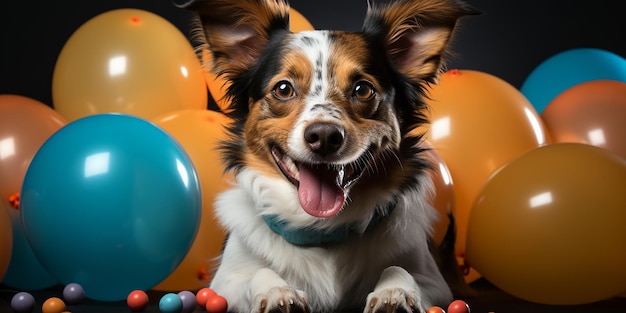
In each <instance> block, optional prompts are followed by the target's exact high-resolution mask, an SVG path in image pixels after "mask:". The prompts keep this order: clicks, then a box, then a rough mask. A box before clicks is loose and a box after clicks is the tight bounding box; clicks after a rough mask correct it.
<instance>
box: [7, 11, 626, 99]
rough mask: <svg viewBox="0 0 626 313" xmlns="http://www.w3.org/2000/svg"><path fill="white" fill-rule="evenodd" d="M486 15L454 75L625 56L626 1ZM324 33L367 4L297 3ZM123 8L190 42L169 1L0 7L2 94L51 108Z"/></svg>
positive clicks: (512, 75)
mask: <svg viewBox="0 0 626 313" xmlns="http://www.w3.org/2000/svg"><path fill="white" fill-rule="evenodd" d="M467 2H468V3H469V4H470V5H472V6H474V7H476V8H478V9H480V10H481V11H482V12H484V14H483V15H480V16H472V17H468V18H465V19H464V20H463V21H462V24H461V27H460V30H459V32H458V33H457V36H456V38H455V41H454V47H453V48H454V51H455V52H456V54H457V55H456V57H455V58H453V59H452V60H450V62H449V63H448V68H459V69H472V70H478V71H483V72H486V73H490V74H493V75H495V76H498V77H500V78H502V79H504V80H505V81H507V82H509V83H510V84H512V85H513V86H515V87H516V88H520V87H521V85H522V83H523V82H524V80H525V79H526V77H527V76H528V75H529V73H530V72H531V71H532V70H533V69H534V68H535V67H536V66H538V65H539V64H540V63H541V62H542V61H544V60H546V59H547V58H549V57H550V56H553V55H554V54H556V53H559V52H562V51H565V50H568V49H572V48H579V47H589V48H599V49H605V50H608V51H610V52H613V53H616V54H618V55H621V56H626V41H625V40H624V35H625V33H626V27H625V26H624V24H623V21H622V22H620V20H623V19H624V11H623V10H622V9H621V6H622V4H621V3H622V1H608V0H599V1H557V0H507V1H502V0H467ZM291 4H292V6H293V8H295V9H296V10H297V11H299V12H300V13H302V14H303V15H304V16H305V17H306V18H307V19H308V20H309V21H310V22H311V23H312V24H313V26H315V28H317V29H341V30H350V31H356V30H359V29H360V27H361V24H362V21H363V16H364V14H365V11H366V7H367V2H366V0H292V1H291ZM118 8H138V9H144V10H147V11H151V12H153V13H155V14H158V15H160V16H162V17H164V18H166V19H168V20H169V21H171V22H172V23H173V24H174V25H176V26H177V27H178V28H179V29H180V30H181V32H183V33H184V34H186V35H188V34H189V30H190V24H189V19H190V17H191V14H190V13H189V12H186V11H185V10H182V9H178V8H176V7H174V6H173V5H171V3H170V1H169V0H58V1H53V0H31V1H22V0H20V1H17V0H13V1H9V0H3V1H2V4H0V94H18V95H23V96H27V97H31V98H34V99H36V100H39V101H41V102H43V103H46V104H48V105H52V95H51V94H52V92H51V82H52V74H53V71H54V65H55V63H56V59H57V57H58V55H59V53H60V52H61V50H62V48H63V45H64V44H65V42H66V41H67V40H68V39H69V37H70V36H71V35H72V33H73V32H74V31H75V30H76V29H77V28H79V27H80V26H81V25H82V24H83V23H85V22H87V21H88V20H89V19H91V18H92V17H94V16H96V15H98V14H100V13H103V12H106V11H108V10H113V9H118Z"/></svg>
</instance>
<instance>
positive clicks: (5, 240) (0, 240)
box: [0, 201, 13, 281]
mask: <svg viewBox="0 0 626 313" xmlns="http://www.w3.org/2000/svg"><path fill="white" fill-rule="evenodd" d="M12 250H13V227H12V226H11V218H10V217H9V211H8V208H6V207H5V201H0V281H2V278H3V277H4V274H5V273H6V272H7V268H8V267H9V261H11V251H12Z"/></svg>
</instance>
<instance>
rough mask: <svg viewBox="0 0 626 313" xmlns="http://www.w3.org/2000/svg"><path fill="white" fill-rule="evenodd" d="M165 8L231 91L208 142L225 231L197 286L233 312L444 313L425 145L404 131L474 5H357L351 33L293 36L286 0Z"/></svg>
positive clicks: (403, 0)
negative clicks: (218, 138)
mask: <svg viewBox="0 0 626 313" xmlns="http://www.w3.org/2000/svg"><path fill="white" fill-rule="evenodd" d="M177 5H178V6H179V7H181V8H186V9H189V10H192V11H195V12H196V13H197V17H198V20H199V23H200V26H199V30H198V34H199V38H200V40H202V41H203V43H204V44H205V45H206V46H205V47H201V49H209V50H210V51H211V53H212V60H213V62H212V64H210V65H208V66H210V70H212V71H213V72H214V73H217V74H219V75H221V76H222V77H225V79H226V81H228V83H229V87H228V90H227V93H226V97H228V99H229V101H230V107H229V108H228V109H227V110H225V111H227V112H226V113H227V114H228V115H229V116H230V117H231V118H232V119H233V124H232V125H230V126H229V127H228V130H227V131H228V133H229V135H230V136H229V139H228V140H226V141H225V142H223V143H222V145H221V147H220V149H221V152H222V155H223V160H222V161H223V162H224V166H225V168H226V170H227V171H228V172H229V173H232V174H233V176H234V177H235V183H234V185H233V187H232V189H230V190H227V191H225V192H224V193H222V194H220V195H219V196H218V197H217V199H216V202H215V215H216V217H217V219H218V220H219V223H220V224H221V225H222V226H223V227H224V228H225V230H226V231H227V233H228V237H227V240H226V242H225V245H224V250H223V253H222V255H221V256H220V260H219V266H218V268H217V269H216V271H215V273H214V275H213V277H212V280H211V283H210V285H209V287H210V288H212V289H213V290H215V291H216V292H217V293H218V294H220V295H222V296H224V297H225V298H226V299H227V301H228V305H229V311H231V312H253V313H266V312H285V313H286V312H335V311H346V310H355V309H356V310H361V309H362V310H363V311H364V312H425V311H426V310H427V309H428V308H430V307H431V306H434V305H439V306H443V305H446V306H447V304H449V303H450V302H451V301H452V300H453V293H452V291H451V287H450V286H449V282H447V281H446V279H445V278H444V274H442V271H440V269H439V267H440V266H438V265H440V264H441V263H444V262H438V257H437V256H436V254H435V253H434V252H436V251H435V250H437V249H433V248H432V246H433V245H432V243H431V241H430V239H429V236H430V232H431V224H432V223H433V222H434V221H435V220H436V219H437V218H438V217H437V212H436V210H435V209H433V208H432V207H431V205H429V199H430V198H429V197H431V196H432V192H433V190H432V189H433V187H432V182H431V180H430V176H429V174H428V173H427V170H428V169H429V166H430V165H429V163H428V161H427V159H426V158H425V157H424V156H423V154H424V152H425V151H426V149H427V148H426V147H425V145H424V140H423V138H422V136H421V135H419V134H415V131H414V130H415V129H416V128H417V127H418V126H420V125H422V124H424V123H426V122H427V120H426V114H425V113H426V111H427V109H428V108H427V106H426V104H425V102H424V101H423V99H424V97H425V96H426V95H425V94H424V93H425V91H424V90H425V88H426V87H427V86H428V84H431V83H436V81H437V77H438V75H439V74H441V73H442V71H443V70H444V61H445V59H446V57H447V56H448V55H449V46H450V40H451V37H452V35H453V32H454V30H455V28H456V25H457V21H458V20H459V19H460V18H461V17H463V16H466V15H470V14H476V13H477V12H476V10H474V9H473V8H471V7H470V6H468V5H467V4H464V3H462V2H458V1H454V0H398V1H395V2H391V3H385V4H375V3H368V11H367V14H366V17H365V21H364V24H363V30H362V31H361V32H347V31H325V30H315V31H304V32H299V33H292V32H290V31H289V11H290V9H289V4H288V3H287V2H286V0H238V1H233V0H204V1H202V0H200V1H193V0H191V1H184V0H183V1H182V3H177ZM442 218H445V217H442ZM452 237H453V236H452ZM452 250H453V249H452ZM448 263H449V262H448ZM454 265H455V266H456V263H454ZM456 267H457V268H458V266H456Z"/></svg>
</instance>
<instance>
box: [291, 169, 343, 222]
mask: <svg viewBox="0 0 626 313" xmlns="http://www.w3.org/2000/svg"><path fill="white" fill-rule="evenodd" d="M298 170H299V171H300V184H299V186H298V197H299V199H300V205H301V206H302V208H303V209H304V211H306V212H307V213H309V214H310V215H312V216H315V217H330V216H333V215H335V214H337V212H339V211H340V210H341V207H342V206H343V202H344V200H345V195H344V192H343V189H342V188H341V187H339V186H338V185H337V175H338V174H337V172H335V171H332V170H329V169H325V168H322V167H319V168H312V167H308V166H305V165H300V166H299V167H298Z"/></svg>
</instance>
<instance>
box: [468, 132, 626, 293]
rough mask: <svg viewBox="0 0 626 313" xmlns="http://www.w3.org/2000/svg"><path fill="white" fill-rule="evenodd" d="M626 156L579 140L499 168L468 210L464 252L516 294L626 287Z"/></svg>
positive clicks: (498, 283) (546, 148)
mask: <svg viewBox="0 0 626 313" xmlns="http://www.w3.org/2000/svg"><path fill="white" fill-rule="evenodd" d="M625 187H626V163H625V162H624V160H623V159H622V158H620V157H619V156H617V155H615V154H613V153H611V152H610V151H608V150H605V149H602V148H598V147H595V146H592V145H587V144H582V143H556V144H552V145H547V146H544V147H540V148H536V149H534V150H532V151H530V152H528V153H526V154H524V155H522V156H521V157H519V158H517V159H515V160H513V161H511V162H510V163H509V164H507V165H506V166H504V167H503V168H501V169H500V170H499V171H498V172H496V173H495V174H494V175H493V176H492V177H491V179H490V180H489V181H488V182H487V184H486V185H485V186H484V189H483V190H482V191H481V193H480V195H479V197H478V200H477V201H476V203H475V205H474V208H473V210H472V215H471V217H470V220H469V228H468V234H467V259H468V261H469V262H470V263H471V265H472V266H473V267H475V268H476V269H477V270H478V271H479V272H480V273H481V274H482V275H483V276H484V277H485V278H486V279H488V280H489V281H491V282H492V283H493V284H494V285H496V286H497V287H499V288H500V289H502V290H504V291H505V292H508V293H510V294H512V295H514V296H516V297H519V298H522V299H525V300H528V301H532V302H537V303H543V304H555V305H575V304H584V303H591V302H595V301H600V300H604V299H608V298H610V297H613V296H616V295H618V294H619V293H621V292H623V291H624V290H625V289H626V266H625V265H626V227H625V225H626V193H625V192H624V190H625Z"/></svg>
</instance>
